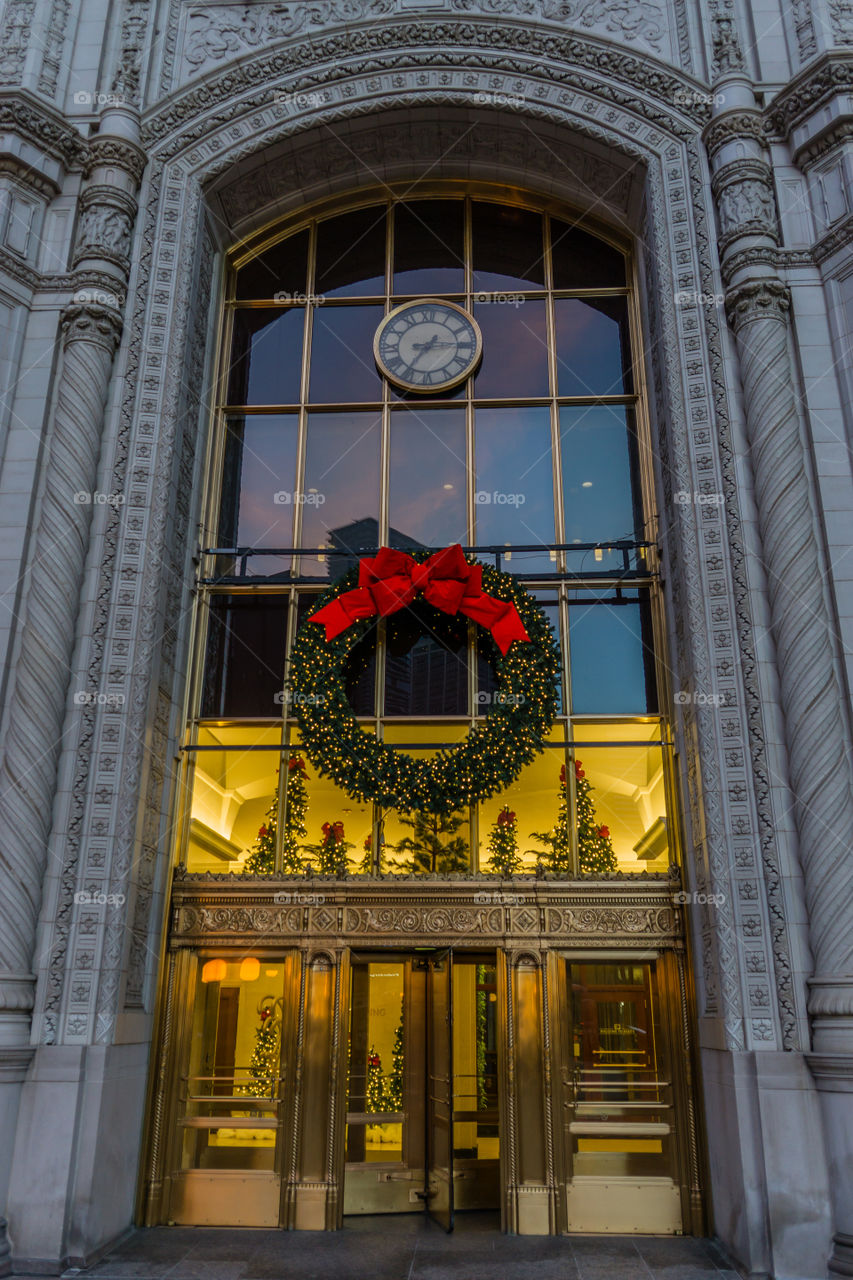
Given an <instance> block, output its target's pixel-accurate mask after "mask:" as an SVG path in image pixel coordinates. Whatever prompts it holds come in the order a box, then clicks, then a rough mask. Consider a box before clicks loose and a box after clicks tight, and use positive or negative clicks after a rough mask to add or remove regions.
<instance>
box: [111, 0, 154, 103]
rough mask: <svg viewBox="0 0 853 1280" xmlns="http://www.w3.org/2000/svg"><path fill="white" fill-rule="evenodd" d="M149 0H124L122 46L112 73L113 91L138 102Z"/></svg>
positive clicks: (124, 98)
mask: <svg viewBox="0 0 853 1280" xmlns="http://www.w3.org/2000/svg"><path fill="white" fill-rule="evenodd" d="M149 9H150V0H125V4H124V13H123V15H122V22H121V45H120V49H119V57H118V64H117V66H116V70H115V75H114V76H113V82H112V91H113V93H115V94H117V95H119V97H121V98H122V99H123V100H124V102H126V103H130V104H131V105H134V106H136V105H138V104H139V100H140V77H141V75H142V55H143V50H144V48H145V32H146V30H147V27H148V13H149Z"/></svg>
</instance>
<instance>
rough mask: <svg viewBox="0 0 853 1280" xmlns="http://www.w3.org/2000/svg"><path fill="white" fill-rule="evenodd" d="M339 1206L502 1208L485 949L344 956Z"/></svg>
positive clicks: (448, 1213)
mask: <svg viewBox="0 0 853 1280" xmlns="http://www.w3.org/2000/svg"><path fill="white" fill-rule="evenodd" d="M351 983H352V992H351V1003H350V1023H349V1057H348V1083H347V1130H346V1164H345V1172H344V1214H345V1215H346V1214H365V1213H413V1212H414V1213H417V1212H424V1211H426V1212H427V1213H428V1214H429V1215H430V1216H431V1217H433V1218H434V1219H435V1220H436V1221H437V1222H438V1223H440V1225H441V1226H443V1227H444V1229H445V1230H447V1231H450V1230H452V1228H453V1218H454V1213H455V1212H456V1211H457V1210H462V1209H497V1208H499V1206H500V1173H499V1170H500V1104H499V1096H500V1091H499V1081H498V1060H499V1055H498V1028H497V1009H498V998H497V969H496V961H495V956H494V955H493V954H492V955H488V954H486V955H482V956H471V955H464V956H460V955H459V954H458V953H457V954H456V955H454V954H453V953H452V952H451V951H450V950H441V951H431V952H428V951H424V952H419V953H415V954H413V955H409V956H401V955H400V954H399V953H390V954H389V953H385V954H384V955H365V956H357V957H354V958H353V963H352V968H351Z"/></svg>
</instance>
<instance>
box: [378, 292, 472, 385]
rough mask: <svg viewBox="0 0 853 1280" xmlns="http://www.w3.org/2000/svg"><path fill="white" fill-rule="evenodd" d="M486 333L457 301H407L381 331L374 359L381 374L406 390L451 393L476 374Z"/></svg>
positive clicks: (427, 299) (392, 315) (381, 326)
mask: <svg viewBox="0 0 853 1280" xmlns="http://www.w3.org/2000/svg"><path fill="white" fill-rule="evenodd" d="M482 354H483V335H482V334H481V333H480V327H479V325H478V324H477V321H476V320H475V319H474V317H473V316H472V315H469V313H468V312H467V311H466V310H465V309H464V308H463V307H458V306H457V305H456V303H455V302H441V301H438V300H436V299H434V298H419V299H418V301H417V302H404V303H403V305H402V306H401V307H395V308H394V310H393V311H392V312H391V313H390V315H387V316H386V317H385V319H384V320H383V321H382V323H381V324H380V326H379V328H378V329H377V330H376V336H375V338H374V339H373V355H374V357H375V359H376V363H377V365H378V366H379V369H380V370H381V372H382V373H383V374H384V375H385V377H386V378H387V379H388V380H389V382H393V383H394V385H395V386H397V387H401V388H402V389H403V390H404V391H423V392H436V391H449V390H450V389H451V387H458V386H459V383H460V382H464V381H465V379H466V378H467V377H468V376H469V374H471V373H473V372H474V370H475V369H476V367H477V365H478V364H479V362H480V357H481V355H482Z"/></svg>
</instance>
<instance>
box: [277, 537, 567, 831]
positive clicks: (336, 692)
mask: <svg viewBox="0 0 853 1280" xmlns="http://www.w3.org/2000/svg"><path fill="white" fill-rule="evenodd" d="M418 597H422V600H423V604H422V605H420V606H419V608H420V612H421V615H422V616H424V618H425V623H426V625H429V623H430V621H431V616H434V617H435V620H436V621H438V618H439V617H440V616H441V615H442V614H444V615H448V614H450V615H456V614H462V615H463V616H465V617H468V618H471V619H473V620H474V621H476V622H477V623H478V624H479V625H480V626H482V627H483V628H485V630H486V631H487V633H488V635H489V637H490V640H489V642H488V643H490V644H491V646H492V651H493V661H494V668H495V674H496V677H497V690H496V692H495V693H493V694H492V695H490V700H489V704H488V708H487V711H486V714H485V715H484V716H483V717H482V718H481V719H480V718H478V720H477V722H476V724H475V725H474V726H473V727H472V728H471V729H470V731H469V732H468V735H467V737H466V738H465V739H464V741H462V742H460V743H459V744H457V745H454V746H452V747H444V748H439V749H437V750H436V751H435V752H434V753H432V755H431V756H430V757H429V758H417V757H414V756H411V755H408V754H407V753H406V752H404V751H402V750H394V749H393V748H391V747H389V746H387V745H386V744H385V743H383V742H380V741H378V740H377V739H376V738H375V737H374V736H373V735H372V734H370V733H367V732H365V731H364V730H363V729H362V728H361V726H360V725H359V723H358V720H357V718H356V715H355V712H354V711H353V708H352V706H351V704H350V702H349V699H348V697H347V693H346V687H345V685H346V680H345V673H346V664H347V659H348V657H349V655H350V654H351V653H352V651H353V649H354V648H355V646H356V645H357V644H358V642H359V641H360V640H361V639H362V638H363V637H364V636H365V635H366V634H367V632H368V631H369V629H370V628H371V627H372V626H373V625H374V622H373V620H374V619H375V618H376V617H377V616H388V615H390V614H393V613H396V612H397V611H398V610H400V609H404V608H407V607H408V606H409V605H411V604H412V603H413V602H414V601H415V600H416V598H418ZM559 673H560V660H559V649H558V646H557V644H556V641H555V639H554V635H553V632H552V630H551V625H550V623H549V622H548V619H547V617H546V616H545V614H544V612H543V610H542V609H541V608H540V606H539V605H538V603H537V602H536V600H535V599H534V598H533V597H532V596H530V595H529V594H528V593H527V592H526V591H525V590H524V588H523V587H522V586H521V585H520V584H519V583H517V582H516V581H515V580H514V579H513V578H512V577H510V575H509V574H505V573H499V572H498V571H497V570H496V569H492V568H491V567H490V566H488V565H483V564H480V563H477V562H469V561H468V560H466V558H465V556H464V554H463V552H462V548H461V547H459V546H452V547H447V548H445V549H444V550H443V551H439V552H436V553H434V554H431V553H429V552H415V553H414V554H412V555H409V554H408V553H406V552H403V551H395V550H392V549H391V548H388V547H383V548H382V549H381V550H380V551H379V553H378V555H377V556H375V557H373V558H368V557H365V558H364V559H363V560H362V561H361V562H360V564H359V566H358V567H357V568H354V569H351V570H349V572H348V573H346V574H344V575H343V576H342V577H341V578H339V579H338V581H337V582H335V583H333V584H332V586H331V587H329V589H328V590H327V591H325V592H324V593H323V595H322V596H321V597H320V599H319V600H318V602H317V605H316V606H315V607H314V609H313V610H312V611H311V613H310V614H309V615H308V617H307V619H306V620H305V622H304V623H303V624H302V626H301V627H300V629H299V632H298V634H297V637H296V641H295V643H294V647H293V654H292V657H291V664H290V673H289V682H288V683H289V688H290V691H291V695H292V704H293V706H294V709H295V715H296V719H297V722H298V724H299V728H300V732H301V735H302V748H303V749H304V751H305V754H306V755H307V756H308V758H309V760H310V761H311V763H312V764H313V765H314V766H315V768H317V769H318V770H319V772H320V773H321V774H324V775H325V776H326V777H329V778H331V779H332V780H333V781H334V782H335V783H336V785H337V786H339V787H340V788H341V789H342V790H344V791H345V792H346V793H347V795H349V796H350V797H351V798H352V799H354V800H359V801H367V800H373V801H376V802H377V803H378V804H380V805H381V806H382V807H384V808H392V809H401V810H404V811H406V812H412V811H416V810H424V811H427V812H430V813H452V812H454V811H456V810H458V809H460V808H462V807H463V806H464V805H467V804H470V803H472V802H474V801H478V800H487V799H488V798H489V797H490V796H493V795H495V793H496V792H498V791H501V790H503V789H504V788H505V787H507V786H508V785H509V784H510V783H512V782H513V781H515V779H516V778H517V777H518V775H519V773H520V772H521V770H522V769H523V768H524V766H525V765H527V764H530V763H531V761H532V760H533V759H535V757H536V756H537V755H538V754H539V753H540V752H541V751H542V750H543V748H544V745H545V738H546V736H547V733H548V731H549V729H550V728H551V725H552V723H553V720H554V716H555V714H556V709H557V687H558V680H559ZM425 745H428V744H425Z"/></svg>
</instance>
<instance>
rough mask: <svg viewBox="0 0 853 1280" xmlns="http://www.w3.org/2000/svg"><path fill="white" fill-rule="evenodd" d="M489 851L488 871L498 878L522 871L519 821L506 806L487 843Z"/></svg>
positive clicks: (498, 817)
mask: <svg viewBox="0 0 853 1280" xmlns="http://www.w3.org/2000/svg"><path fill="white" fill-rule="evenodd" d="M486 847H487V848H488V850H489V861H488V864H487V870H489V871H492V872H494V874H495V875H498V876H512V875H515V874H516V872H518V871H520V870H521V867H522V858H521V854H520V853H519V851H518V819H517V818H516V816H515V813H514V811H513V810H512V809H508V808H507V807H506V805H504V807H503V809H501V811H500V813H499V814H498V816H497V821H496V822H495V823H494V825H493V826H492V829H491V831H490V832H489V838H488V840H487V842H486Z"/></svg>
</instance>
